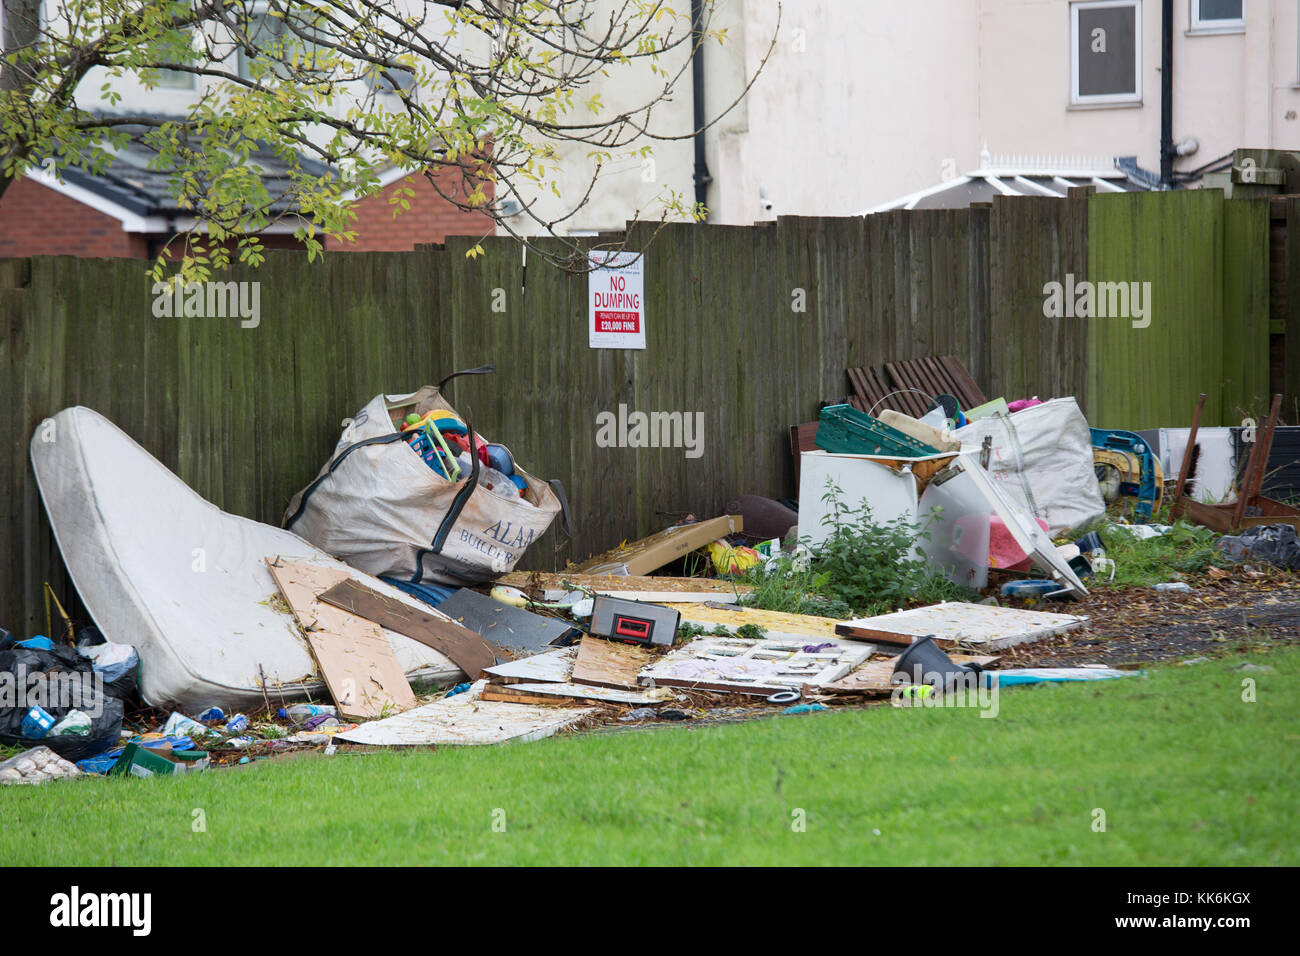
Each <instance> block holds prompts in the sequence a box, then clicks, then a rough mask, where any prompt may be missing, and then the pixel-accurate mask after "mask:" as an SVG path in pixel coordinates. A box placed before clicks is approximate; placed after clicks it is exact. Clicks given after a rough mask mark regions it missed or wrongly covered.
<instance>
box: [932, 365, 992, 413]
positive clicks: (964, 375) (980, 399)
mask: <svg viewBox="0 0 1300 956" xmlns="http://www.w3.org/2000/svg"><path fill="white" fill-rule="evenodd" d="M939 364H940V365H941V366H943V368H944V370H945V371H946V372H947V373H948V375H949V377H950V378H951V379H952V382H953V384H954V385H955V386H956V388H957V389H958V390H959V391H958V393H957V397H958V398H960V399H961V400H962V401H963V403H966V402H969V403H970V404H963V406H962V407H963V408H977V407H979V406H980V405H983V404H984V403H985V402H987V401H988V399H987V398H985V397H984V392H983V391H981V390H980V387H979V386H978V385H976V384H975V379H973V378H972V377H971V375H970V373H969V372H968V371H966V366H964V365H962V363H961V359H959V358H957V357H956V356H955V355H941V356H939Z"/></svg>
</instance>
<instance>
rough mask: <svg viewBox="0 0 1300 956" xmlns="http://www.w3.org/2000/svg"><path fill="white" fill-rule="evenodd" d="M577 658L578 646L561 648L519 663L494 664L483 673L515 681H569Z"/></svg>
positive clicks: (522, 658) (524, 658) (524, 659)
mask: <svg viewBox="0 0 1300 956" xmlns="http://www.w3.org/2000/svg"><path fill="white" fill-rule="evenodd" d="M577 656H578V648H577V647H576V646H574V647H561V648H560V649H559V650H555V651H546V652H545V653H543V654H534V655H532V656H531V657H521V658H520V659H519V660H517V661H506V662H505V663H504V664H494V665H493V666H492V667H485V668H483V673H485V674H491V675H492V676H493V677H510V678H513V679H515V680H530V681H539V680H540V681H557V682H558V681H567V680H568V679H569V677H570V676H571V675H572V674H573V661H574V659H575V658H577Z"/></svg>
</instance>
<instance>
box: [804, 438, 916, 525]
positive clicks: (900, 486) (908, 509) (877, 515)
mask: <svg viewBox="0 0 1300 956" xmlns="http://www.w3.org/2000/svg"><path fill="white" fill-rule="evenodd" d="M828 480H829V481H832V482H834V483H835V485H836V486H838V487H839V489H840V490H841V491H842V492H843V494H842V495H841V496H840V506H841V507H842V508H847V509H850V510H851V509H855V508H858V507H859V506H861V505H862V504H863V503H866V504H867V505H868V506H869V507H870V509H871V519H872V521H874V522H875V523H876V524H884V523H886V522H888V521H892V520H893V519H895V518H899V517H902V518H906V519H907V520H908V521H915V520H916V506H917V499H916V479H915V478H914V477H913V476H912V473H911V471H909V470H907V469H903V470H902V471H894V470H893V469H892V468H889V467H887V466H885V465H882V464H880V463H879V462H874V461H871V460H870V459H869V458H863V457H862V456H860V455H836V454H832V453H831V452H827V451H806V452H804V453H803V454H802V455H801V456H800V459H799V539H800V541H804V540H805V539H807V541H809V542H810V543H811V544H812V546H813V547H816V546H817V545H819V544H821V543H822V542H823V541H825V540H826V538H827V537H829V536H830V532H831V526H830V525H828V524H824V523H823V519H824V518H826V517H827V515H828V514H829V511H830V509H829V507H828V503H827V502H825V501H823V500H822V497H823V496H824V495H825V494H826V493H827V486H826V483H827V481H828Z"/></svg>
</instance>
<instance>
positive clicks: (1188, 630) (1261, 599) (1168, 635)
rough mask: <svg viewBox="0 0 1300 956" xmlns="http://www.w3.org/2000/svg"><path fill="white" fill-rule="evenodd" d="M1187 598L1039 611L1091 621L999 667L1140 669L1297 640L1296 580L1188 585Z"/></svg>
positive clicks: (1299, 596)
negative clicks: (1155, 663) (1243, 647)
mask: <svg viewBox="0 0 1300 956" xmlns="http://www.w3.org/2000/svg"><path fill="white" fill-rule="evenodd" d="M1189 583H1191V584H1192V586H1193V590H1192V591H1191V592H1188V593H1180V592H1176V591H1156V590H1154V589H1152V588H1128V589H1126V590H1123V591H1107V590H1097V591H1094V592H1093V593H1092V594H1090V595H1089V597H1088V598H1087V599H1086V600H1084V601H1081V602H1079V603H1078V604H1074V605H1059V604H1058V605H1053V606H1046V605H1044V606H1043V607H1042V608H1041V610H1061V611H1063V612H1069V613H1077V614H1080V615H1084V616H1087V617H1088V618H1089V621H1088V624H1087V625H1086V626H1085V627H1083V628H1081V629H1079V630H1077V631H1072V632H1070V633H1069V634H1066V635H1063V636H1061V637H1057V638H1050V639H1048V640H1043V641H1039V642H1037V643H1035V644H1030V645H1026V646H1024V647H1018V648H1012V649H1010V650H1009V651H1007V652H1005V655H1004V657H1003V659H1002V661H1001V664H1000V666H1001V667H1051V666H1072V665H1078V664H1084V663H1097V664H1109V665H1112V666H1115V665H1121V664H1142V663H1149V662H1153V661H1167V660H1179V659H1187V658H1192V657H1212V656H1219V655H1223V654H1227V653H1230V652H1232V651H1234V650H1236V649H1237V648H1239V647H1240V646H1241V645H1242V644H1259V643H1269V644H1278V643H1283V644H1289V643H1297V642H1300V577H1298V576H1296V575H1281V574H1275V575H1264V576H1261V577H1259V578H1252V577H1242V578H1233V579H1229V580H1223V581H1215V580H1214V579H1212V578H1210V577H1204V578H1201V579H1199V580H1197V581H1193V582H1189Z"/></svg>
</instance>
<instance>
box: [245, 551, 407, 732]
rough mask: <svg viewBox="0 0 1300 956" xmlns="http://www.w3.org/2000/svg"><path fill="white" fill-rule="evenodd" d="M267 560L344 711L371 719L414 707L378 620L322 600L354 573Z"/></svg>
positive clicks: (273, 559)
mask: <svg viewBox="0 0 1300 956" xmlns="http://www.w3.org/2000/svg"><path fill="white" fill-rule="evenodd" d="M266 564H267V567H268V568H269V569H270V571H271V576H272V577H273V578H275V583H276V584H277V585H278V586H279V588H280V593H281V594H283V595H284V599H285V601H286V602H287V603H288V604H289V607H290V608H291V609H292V610H293V614H294V617H295V618H296V619H297V620H298V624H299V625H300V626H301V627H302V630H303V633H304V635H305V636H306V638H307V643H308V644H309V645H310V646H311V649H312V653H313V654H314V655H315V657H316V663H317V664H318V666H319V667H320V671H321V676H322V677H323V678H324V680H325V684H326V686H327V687H329V690H330V694H331V695H332V696H333V697H334V702H335V704H337V705H338V709H339V713H340V714H341V715H342V716H344V717H351V718H357V719H361V720H366V719H370V718H375V717H379V716H380V715H381V714H383V713H384V712H385V711H393V710H399V711H400V710H405V709H407V708H410V707H414V706H415V694H414V693H413V692H412V690H411V685H410V683H409V682H408V681H407V679H406V675H405V674H404V673H402V667H401V665H400V664H398V662H397V656H396V655H395V654H394V653H393V648H392V645H390V644H389V643H388V639H387V638H386V637H384V634H383V631H382V630H381V629H380V627H379V625H378V624H375V623H374V622H372V621H367V620H365V619H364V618H361V617H357V615H355V614H351V613H349V612H347V611H344V610H341V609H340V608H337V607H334V606H333V605H330V604H325V603H323V602H322V601H320V600H319V595H320V594H321V593H323V592H324V591H326V590H328V589H329V588H331V587H333V586H334V585H336V584H338V583H340V582H341V581H343V580H346V579H347V578H348V577H349V575H348V572H347V571H344V570H341V569H338V568H325V567H320V566H318V565H312V564H304V563H300V562H294V561H284V560H281V559H276V558H267V559H266Z"/></svg>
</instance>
